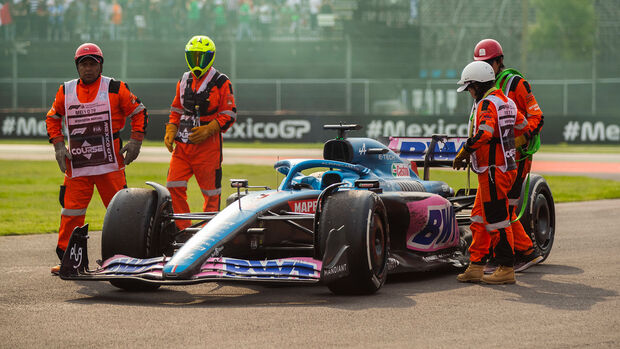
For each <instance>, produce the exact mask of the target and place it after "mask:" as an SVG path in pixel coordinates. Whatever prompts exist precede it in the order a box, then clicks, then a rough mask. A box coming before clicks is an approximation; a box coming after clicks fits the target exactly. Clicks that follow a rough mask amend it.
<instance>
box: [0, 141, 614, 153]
mask: <svg viewBox="0 0 620 349" xmlns="http://www.w3.org/2000/svg"><path fill="white" fill-rule="evenodd" d="M224 143H225V146H226V147H227V148H248V147H251V148H276V149H282V148H288V149H291V148H292V149H322V148H323V143H320V142H318V143H268V142H233V141H224ZM0 144H49V142H48V141H47V140H45V139H2V140H0ZM143 146H147V147H163V146H164V142H163V140H162V141H152V140H145V141H144V142H143ZM539 151H540V152H541V153H569V152H572V153H609V154H618V153H620V147H618V146H614V145H569V144H566V143H560V144H543V145H541V147H540V150H539Z"/></svg>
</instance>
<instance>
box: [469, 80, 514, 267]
mask: <svg viewBox="0 0 620 349" xmlns="http://www.w3.org/2000/svg"><path fill="white" fill-rule="evenodd" d="M498 110H499V111H500V112H499V113H498ZM523 120H524V118H523V115H522V114H519V113H518V112H517V109H516V106H515V105H514V102H512V101H511V100H509V99H508V98H507V97H506V96H505V95H504V94H503V93H502V92H501V91H500V90H497V89H495V88H493V89H491V90H489V92H487V94H486V95H485V97H484V98H483V99H482V100H481V101H479V102H478V104H477V106H476V115H475V121H474V125H473V127H472V131H473V132H472V136H471V137H470V138H468V140H467V143H466V145H465V150H467V151H468V152H470V153H472V168H473V170H474V171H475V172H476V173H477V174H478V190H477V193H476V199H475V201H474V206H473V208H472V212H471V221H472V223H471V225H470V228H471V231H472V235H473V240H472V244H471V246H470V248H469V252H470V261H471V262H472V263H477V264H483V263H485V259H486V256H487V255H488V253H489V248H490V245H491V239H497V241H498V243H497V244H496V245H495V248H494V254H495V258H496V260H497V261H498V263H499V264H500V265H505V266H512V265H513V264H514V248H513V246H514V239H513V234H512V229H511V226H510V215H509V211H508V206H509V205H508V191H509V190H510V188H511V187H512V185H513V183H514V180H515V177H516V164H515V159H514V153H515V151H516V149H515V147H514V125H515V123H522V122H523Z"/></svg>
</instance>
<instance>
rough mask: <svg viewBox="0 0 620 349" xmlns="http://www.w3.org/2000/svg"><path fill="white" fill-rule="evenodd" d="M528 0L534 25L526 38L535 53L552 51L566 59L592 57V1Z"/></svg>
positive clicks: (593, 27) (593, 29)
mask: <svg viewBox="0 0 620 349" xmlns="http://www.w3.org/2000/svg"><path fill="white" fill-rule="evenodd" d="M530 1H531V4H532V6H533V7H534V9H535V11H536V24H534V25H533V26H532V27H531V29H530V36H529V37H530V40H531V41H530V42H531V46H532V48H533V49H534V50H541V51H548V50H551V51H554V52H557V54H558V56H560V57H562V58H565V59H573V58H583V57H591V56H592V50H593V49H594V43H595V37H594V35H595V33H596V23H595V11H594V1H584V0H530Z"/></svg>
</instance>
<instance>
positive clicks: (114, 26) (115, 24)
mask: <svg viewBox="0 0 620 349" xmlns="http://www.w3.org/2000/svg"><path fill="white" fill-rule="evenodd" d="M109 15H110V17H109V18H110V40H117V39H120V36H119V33H120V29H121V25H122V24H123V7H122V6H121V4H119V3H118V1H117V0H112V6H111V7H110V11H109Z"/></svg>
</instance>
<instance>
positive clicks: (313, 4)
mask: <svg viewBox="0 0 620 349" xmlns="http://www.w3.org/2000/svg"><path fill="white" fill-rule="evenodd" d="M309 5H310V30H312V31H313V32H315V31H316V30H317V29H318V15H319V10H320V8H321V0H310V2H309Z"/></svg>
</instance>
